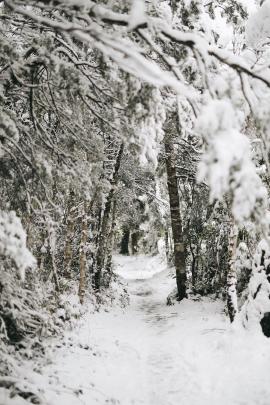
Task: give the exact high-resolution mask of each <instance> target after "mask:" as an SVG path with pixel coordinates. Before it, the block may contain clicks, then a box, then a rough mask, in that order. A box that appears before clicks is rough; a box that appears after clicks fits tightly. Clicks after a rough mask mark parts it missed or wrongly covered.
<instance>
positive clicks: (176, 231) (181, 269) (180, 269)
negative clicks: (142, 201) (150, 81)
mask: <svg viewBox="0 0 270 405" xmlns="http://www.w3.org/2000/svg"><path fill="white" fill-rule="evenodd" d="M164 142H165V154H166V157H165V160H166V169H167V185H168V192H169V200H170V212H171V226H172V236H173V244H174V265H175V271H176V284H177V292H178V300H179V301H181V300H182V299H183V298H186V297H187V293H186V281H187V275H186V249H185V243H184V236H183V225H182V217H181V211H180V201H179V191H178V182H177V172H176V166H175V157H174V146H173V143H172V139H171V137H170V136H165V141H164Z"/></svg>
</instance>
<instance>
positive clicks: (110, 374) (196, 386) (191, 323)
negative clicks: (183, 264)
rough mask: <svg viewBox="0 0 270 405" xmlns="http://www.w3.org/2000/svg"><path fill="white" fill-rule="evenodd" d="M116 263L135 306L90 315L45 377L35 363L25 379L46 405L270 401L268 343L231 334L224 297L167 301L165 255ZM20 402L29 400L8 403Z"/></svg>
mask: <svg viewBox="0 0 270 405" xmlns="http://www.w3.org/2000/svg"><path fill="white" fill-rule="evenodd" d="M115 263H116V267H117V273H118V274H119V275H121V276H122V277H123V278H125V279H128V283H129V287H128V288H129V292H130V294H131V304H130V306H129V307H127V308H126V309H125V310H122V309H120V308H118V309H117V308H115V309H113V310H111V311H110V312H105V311H102V312H99V313H95V314H90V315H87V316H86V317H85V320H84V322H83V323H82V326H81V328H80V329H78V330H76V331H75V332H74V331H73V332H68V333H67V334H66V335H65V339H64V342H62V343H61V344H58V345H54V346H52V349H51V354H50V356H49V364H47V365H43V367H42V373H41V374H39V373H34V372H33V369H32V368H33V366H32V365H31V364H30V363H29V365H28V367H29V370H28V371H26V372H25V377H26V378H27V379H28V381H30V383H32V384H33V386H35V387H38V388H39V390H43V391H44V393H43V396H44V403H46V404H49V405H82V404H85V405H92V404H104V405H105V404H121V405H178V404H181V405H206V404H207V405H216V404H219V405H255V404H256V405H269V394H270V388H269V383H268V380H267V378H268V377H267V371H268V372H269V370H270V366H269V364H270V362H269V360H270V355H269V353H268V352H269V346H267V348H266V349H265V352H257V354H256V353H255V354H252V353H251V350H252V347H253V345H254V344H255V343H254V341H251V342H250V343H249V344H248V345H247V346H246V347H244V348H243V340H242V339H241V337H240V338H237V339H236V338H235V336H233V331H231V332H228V331H227V329H228V321H227V319H226V317H225V315H224V313H223V304H222V303H220V302H213V301H211V300H209V299H203V300H200V301H191V300H189V301H188V300H185V301H184V302H182V303H181V304H176V305H174V306H166V305H165V304H166V296H167V294H168V293H169V292H170V291H171V289H172V287H173V286H174V280H172V279H171V277H169V275H168V270H167V269H166V267H165V265H164V264H163V263H162V262H161V261H160V259H159V258H158V257H143V256H137V257H120V256H118V257H116V258H115ZM262 339H263V338H262ZM256 342H257V341H256ZM262 342H263V344H265V339H264V340H259V344H260V343H262ZM257 343H258V342H257ZM267 344H268V342H267ZM258 353H259V354H258ZM247 361H248V362H249V367H248V369H247V367H246V362H247ZM15 403H16V405H17V404H18V405H21V404H26V403H28V402H26V401H24V400H22V399H20V402H14V401H10V402H8V400H7V401H6V402H4V404H5V405H6V404H8V405H9V404H12V405H14V404H15Z"/></svg>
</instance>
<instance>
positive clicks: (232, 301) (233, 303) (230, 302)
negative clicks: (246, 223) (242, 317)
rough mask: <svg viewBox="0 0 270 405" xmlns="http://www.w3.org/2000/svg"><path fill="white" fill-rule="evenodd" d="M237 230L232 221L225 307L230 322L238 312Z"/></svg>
mask: <svg viewBox="0 0 270 405" xmlns="http://www.w3.org/2000/svg"><path fill="white" fill-rule="evenodd" d="M237 237H238V229H237V227H236V225H235V224H234V222H233V221H231V225H230V234H229V246H228V250H229V252H228V272H227V306H228V313H229V318H230V321H231V322H233V321H234V318H235V315H236V313H237V312H238V304H237V291H236V284H237V275H236V271H235V256H236V247H237Z"/></svg>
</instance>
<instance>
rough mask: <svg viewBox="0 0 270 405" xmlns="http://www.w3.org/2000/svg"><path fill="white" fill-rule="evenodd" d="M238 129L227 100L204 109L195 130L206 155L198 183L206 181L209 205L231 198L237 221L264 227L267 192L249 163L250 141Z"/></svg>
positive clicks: (253, 167) (250, 160)
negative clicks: (210, 201)
mask: <svg viewBox="0 0 270 405" xmlns="http://www.w3.org/2000/svg"><path fill="white" fill-rule="evenodd" d="M239 126H240V125H239V122H238V121H237V117H236V116H235V111H234V110H233V107H232V105H231V104H230V103H229V102H228V101H227V100H216V101H213V102H211V103H210V104H208V105H207V106H206V107H204V109H203V110H202V115H201V117H200V118H199V120H198V127H197V128H198V131H199V132H200V134H202V135H203V137H204V138H205V142H206V151H205V153H204V155H203V157H202V160H201V162H200V164H199V172H198V180H199V181H201V182H202V181H205V180H206V181H207V184H209V187H210V198H211V200H212V201H214V200H215V199H218V200H221V199H222V198H223V197H224V195H225V194H226V193H228V194H229V195H230V198H231V199H232V213H233V215H234V217H235V219H236V221H238V222H240V223H243V222H244V221H245V220H248V219H250V218H251V219H253V220H255V221H257V222H258V223H259V222H260V221H261V222H262V223H263V219H264V216H265V213H266V209H267V191H266V188H265V186H264V185H263V183H262V181H261V179H260V177H259V175H258V174H257V173H256V167H255V165H254V163H253V162H252V157H251V148H250V143H249V140H248V138H247V137H246V136H245V135H243V134H241V132H240V128H239ZM266 225H268V224H267V223H266Z"/></svg>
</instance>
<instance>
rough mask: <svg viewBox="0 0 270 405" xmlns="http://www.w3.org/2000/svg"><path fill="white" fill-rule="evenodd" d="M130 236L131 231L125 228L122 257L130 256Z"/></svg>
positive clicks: (121, 249) (121, 250)
mask: <svg viewBox="0 0 270 405" xmlns="http://www.w3.org/2000/svg"><path fill="white" fill-rule="evenodd" d="M129 235H130V231H129V229H128V228H126V227H125V228H124V230H123V236H122V240H121V248H120V254H121V255H129V249H128V245H129Z"/></svg>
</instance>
